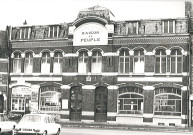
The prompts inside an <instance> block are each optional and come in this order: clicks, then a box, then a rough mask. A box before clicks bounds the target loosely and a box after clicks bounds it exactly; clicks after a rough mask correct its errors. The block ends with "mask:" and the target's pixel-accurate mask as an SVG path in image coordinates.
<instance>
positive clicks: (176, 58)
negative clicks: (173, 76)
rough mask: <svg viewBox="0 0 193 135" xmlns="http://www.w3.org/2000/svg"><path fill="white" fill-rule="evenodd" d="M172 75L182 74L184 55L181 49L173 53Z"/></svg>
mask: <svg viewBox="0 0 193 135" xmlns="http://www.w3.org/2000/svg"><path fill="white" fill-rule="evenodd" d="M171 73H182V53H181V51H180V50H179V49H174V50H172V51H171Z"/></svg>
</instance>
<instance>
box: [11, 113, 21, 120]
mask: <svg viewBox="0 0 193 135" xmlns="http://www.w3.org/2000/svg"><path fill="white" fill-rule="evenodd" d="M8 118H9V119H10V120H20V119H21V118H22V114H20V113H15V112H9V113H8Z"/></svg>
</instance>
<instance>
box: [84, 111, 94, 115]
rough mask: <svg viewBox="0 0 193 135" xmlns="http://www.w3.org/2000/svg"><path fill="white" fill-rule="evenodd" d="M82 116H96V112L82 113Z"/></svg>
mask: <svg viewBox="0 0 193 135" xmlns="http://www.w3.org/2000/svg"><path fill="white" fill-rule="evenodd" d="M82 115H89V116H94V112H91V111H82Z"/></svg>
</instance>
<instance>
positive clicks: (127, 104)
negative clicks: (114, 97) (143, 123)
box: [118, 87, 143, 114]
mask: <svg viewBox="0 0 193 135" xmlns="http://www.w3.org/2000/svg"><path fill="white" fill-rule="evenodd" d="M118 113H119V114H142V113H143V90H142V88H138V87H122V88H119V96H118Z"/></svg>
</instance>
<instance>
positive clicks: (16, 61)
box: [13, 53, 22, 73]
mask: <svg viewBox="0 0 193 135" xmlns="http://www.w3.org/2000/svg"><path fill="white" fill-rule="evenodd" d="M21 61H22V58H21V54H20V53H15V54H14V58H13V73H21Z"/></svg>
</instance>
